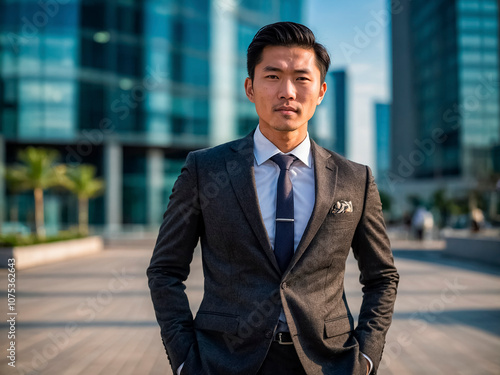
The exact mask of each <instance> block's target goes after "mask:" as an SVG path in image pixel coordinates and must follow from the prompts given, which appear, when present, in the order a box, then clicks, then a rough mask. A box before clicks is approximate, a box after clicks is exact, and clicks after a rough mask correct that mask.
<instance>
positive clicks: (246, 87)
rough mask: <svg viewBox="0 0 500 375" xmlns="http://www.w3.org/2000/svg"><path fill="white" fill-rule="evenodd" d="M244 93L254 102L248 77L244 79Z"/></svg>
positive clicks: (251, 83)
mask: <svg viewBox="0 0 500 375" xmlns="http://www.w3.org/2000/svg"><path fill="white" fill-rule="evenodd" d="M245 94H247V98H248V100H250V101H251V102H252V103H255V101H254V96H253V82H252V80H251V79H250V78H249V77H247V78H246V79H245Z"/></svg>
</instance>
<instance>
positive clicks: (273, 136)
mask: <svg viewBox="0 0 500 375" xmlns="http://www.w3.org/2000/svg"><path fill="white" fill-rule="evenodd" d="M259 128H260V131H261V133H262V134H263V135H264V137H266V138H267V139H269V140H270V141H271V143H272V144H274V145H275V146H276V147H278V148H279V150H280V151H281V152H283V153H284V154H286V153H287V152H290V151H292V150H293V149H294V148H295V147H297V146H298V145H300V144H301V143H302V142H303V141H304V139H306V137H307V125H305V126H301V127H300V128H298V129H296V130H292V131H278V130H274V129H269V128H262V127H260V126H259Z"/></svg>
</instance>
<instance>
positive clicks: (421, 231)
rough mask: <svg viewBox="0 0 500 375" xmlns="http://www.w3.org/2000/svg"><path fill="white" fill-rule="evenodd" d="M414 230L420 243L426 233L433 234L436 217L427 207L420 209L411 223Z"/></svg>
mask: <svg viewBox="0 0 500 375" xmlns="http://www.w3.org/2000/svg"><path fill="white" fill-rule="evenodd" d="M411 224H412V227H413V230H414V231H415V234H416V237H417V239H418V240H419V241H422V240H423V239H424V237H425V234H426V233H431V232H432V229H433V228H434V217H433V216H432V213H431V212H429V211H428V210H427V209H426V208H425V207H423V206H421V207H418V208H417V210H416V211H415V213H414V214H413V218H412V221H411Z"/></svg>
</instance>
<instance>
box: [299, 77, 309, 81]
mask: <svg viewBox="0 0 500 375" xmlns="http://www.w3.org/2000/svg"><path fill="white" fill-rule="evenodd" d="M297 80H298V81H309V78H307V77H298V78H297Z"/></svg>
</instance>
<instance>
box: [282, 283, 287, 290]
mask: <svg viewBox="0 0 500 375" xmlns="http://www.w3.org/2000/svg"><path fill="white" fill-rule="evenodd" d="M286 287H287V285H286V281H284V282H282V283H281V289H286Z"/></svg>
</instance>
